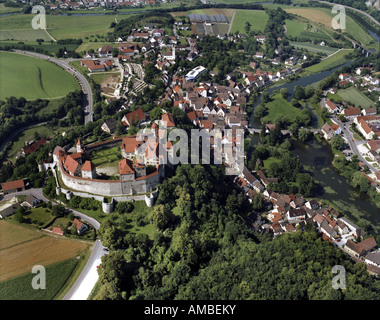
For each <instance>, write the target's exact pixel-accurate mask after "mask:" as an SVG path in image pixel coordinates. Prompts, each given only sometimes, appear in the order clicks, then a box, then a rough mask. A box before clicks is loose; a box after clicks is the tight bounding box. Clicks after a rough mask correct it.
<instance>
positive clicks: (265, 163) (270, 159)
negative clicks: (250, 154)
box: [263, 157, 281, 170]
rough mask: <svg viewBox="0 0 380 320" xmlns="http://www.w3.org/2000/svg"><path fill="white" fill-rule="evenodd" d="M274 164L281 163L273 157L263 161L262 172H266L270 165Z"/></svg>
mask: <svg viewBox="0 0 380 320" xmlns="http://www.w3.org/2000/svg"><path fill="white" fill-rule="evenodd" d="M274 162H281V160H280V159H277V158H275V157H269V158H268V159H266V160H264V161H263V163H264V168H263V169H264V170H268V169H269V167H270V165H271V164H272V163H274Z"/></svg>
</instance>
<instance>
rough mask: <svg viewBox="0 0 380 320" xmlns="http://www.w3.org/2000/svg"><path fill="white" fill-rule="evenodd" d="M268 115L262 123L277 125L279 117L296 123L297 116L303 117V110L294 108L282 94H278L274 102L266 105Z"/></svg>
mask: <svg viewBox="0 0 380 320" xmlns="http://www.w3.org/2000/svg"><path fill="white" fill-rule="evenodd" d="M266 107H267V108H268V114H267V115H266V116H265V117H263V118H261V122H262V123H275V122H276V119H277V118H279V117H284V118H287V119H289V120H290V121H294V120H295V118H296V117H297V116H301V115H302V113H301V110H300V109H298V108H296V107H294V106H292V105H291V104H290V103H289V102H288V101H286V100H285V99H284V98H283V97H282V96H281V94H279V93H278V94H276V95H274V97H273V100H272V101H270V102H268V103H267V104H266Z"/></svg>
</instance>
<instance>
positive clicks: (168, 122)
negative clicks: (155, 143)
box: [161, 113, 175, 128]
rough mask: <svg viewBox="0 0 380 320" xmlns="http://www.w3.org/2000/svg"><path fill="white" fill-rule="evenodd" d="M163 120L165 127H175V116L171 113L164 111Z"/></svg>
mask: <svg viewBox="0 0 380 320" xmlns="http://www.w3.org/2000/svg"><path fill="white" fill-rule="evenodd" d="M161 121H162V123H163V127H165V128H174V127H175V122H174V118H173V116H172V114H171V113H164V114H163V115H162V116H161Z"/></svg>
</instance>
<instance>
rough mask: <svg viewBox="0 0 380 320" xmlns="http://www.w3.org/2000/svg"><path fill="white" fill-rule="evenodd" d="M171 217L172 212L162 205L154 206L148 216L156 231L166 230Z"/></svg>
mask: <svg viewBox="0 0 380 320" xmlns="http://www.w3.org/2000/svg"><path fill="white" fill-rule="evenodd" d="M171 217H172V212H171V211H170V210H169V209H168V208H167V207H166V206H164V205H163V204H158V205H156V206H155V207H154V209H153V211H152V212H151V214H150V220H151V222H152V223H153V225H154V226H155V227H156V228H157V229H158V230H164V229H166V228H167V226H168V224H169V222H170V221H171Z"/></svg>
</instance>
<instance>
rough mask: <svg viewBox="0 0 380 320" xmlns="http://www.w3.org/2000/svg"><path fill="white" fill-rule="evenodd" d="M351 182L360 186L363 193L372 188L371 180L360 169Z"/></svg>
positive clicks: (357, 186) (356, 186)
mask: <svg viewBox="0 0 380 320" xmlns="http://www.w3.org/2000/svg"><path fill="white" fill-rule="evenodd" d="M351 184H352V186H353V187H354V188H359V190H360V192H361V193H367V192H368V190H369V189H370V184H369V180H367V178H366V177H365V176H364V175H362V173H361V172H359V171H357V172H355V173H354V174H353V175H352V179H351Z"/></svg>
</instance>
